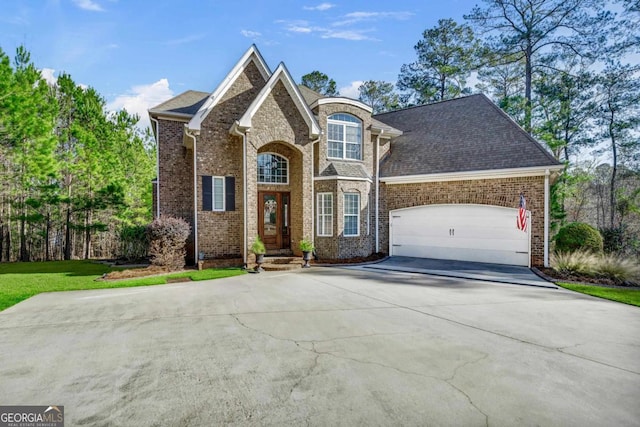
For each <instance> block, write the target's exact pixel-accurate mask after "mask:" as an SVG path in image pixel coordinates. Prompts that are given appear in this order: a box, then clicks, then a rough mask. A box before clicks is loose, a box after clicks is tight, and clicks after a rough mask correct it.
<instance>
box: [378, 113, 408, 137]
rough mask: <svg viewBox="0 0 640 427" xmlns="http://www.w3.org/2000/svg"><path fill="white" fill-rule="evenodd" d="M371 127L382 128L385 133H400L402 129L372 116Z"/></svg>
mask: <svg viewBox="0 0 640 427" xmlns="http://www.w3.org/2000/svg"><path fill="white" fill-rule="evenodd" d="M371 127H372V128H376V129H382V130H384V131H385V133H390V134H393V135H400V134H402V131H401V130H400V129H396V128H394V127H393V126H389V125H388V124H386V123H383V122H381V121H380V120H376V119H375V118H373V117H372V118H371Z"/></svg>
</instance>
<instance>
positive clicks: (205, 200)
mask: <svg viewBox="0 0 640 427" xmlns="http://www.w3.org/2000/svg"><path fill="white" fill-rule="evenodd" d="M212 183H213V180H212V178H211V177H210V176H207V175H202V210H203V211H212V210H213V189H212Z"/></svg>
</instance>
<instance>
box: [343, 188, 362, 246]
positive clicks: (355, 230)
mask: <svg viewBox="0 0 640 427" xmlns="http://www.w3.org/2000/svg"><path fill="white" fill-rule="evenodd" d="M359 234H360V194H359V193H344V235H345V236H358V235H359Z"/></svg>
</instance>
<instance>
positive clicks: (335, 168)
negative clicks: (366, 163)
mask: <svg viewBox="0 0 640 427" xmlns="http://www.w3.org/2000/svg"><path fill="white" fill-rule="evenodd" d="M320 176H336V177H337V176H344V177H350V178H366V179H371V177H370V176H369V175H368V174H367V171H365V170H364V168H363V167H362V165H361V164H359V163H350V162H331V163H329V165H328V166H327V167H326V169H325V170H323V171H322V173H321V174H320Z"/></svg>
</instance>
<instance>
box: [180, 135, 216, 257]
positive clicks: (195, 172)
mask: <svg viewBox="0 0 640 427" xmlns="http://www.w3.org/2000/svg"><path fill="white" fill-rule="evenodd" d="M185 126H186V125H185ZM185 134H186V135H187V136H188V137H189V138H191V139H192V140H193V258H194V264H195V265H198V260H199V259H200V257H199V256H198V165H197V164H198V158H197V147H196V135H194V134H192V133H191V132H189V129H185ZM211 185H212V186H213V182H212V184H211Z"/></svg>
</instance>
